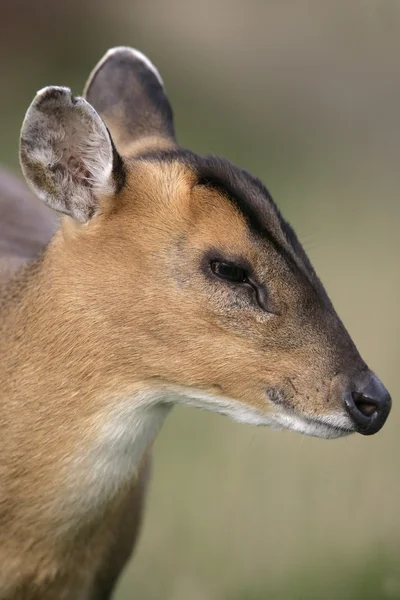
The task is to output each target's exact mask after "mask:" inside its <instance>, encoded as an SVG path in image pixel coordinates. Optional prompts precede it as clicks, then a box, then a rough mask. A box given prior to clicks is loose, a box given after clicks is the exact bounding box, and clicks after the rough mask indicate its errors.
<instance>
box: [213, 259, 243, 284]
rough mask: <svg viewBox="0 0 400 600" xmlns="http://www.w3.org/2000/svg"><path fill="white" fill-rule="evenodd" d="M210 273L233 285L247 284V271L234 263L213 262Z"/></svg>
mask: <svg viewBox="0 0 400 600" xmlns="http://www.w3.org/2000/svg"><path fill="white" fill-rule="evenodd" d="M211 271H212V272H213V273H214V275H216V276H217V277H219V278H220V279H226V280H227V281H232V282H234V283H247V281H248V279H247V271H246V269H244V268H243V267H239V266H238V265H235V264H234V263H225V262H219V261H217V260H214V261H212V262H211Z"/></svg>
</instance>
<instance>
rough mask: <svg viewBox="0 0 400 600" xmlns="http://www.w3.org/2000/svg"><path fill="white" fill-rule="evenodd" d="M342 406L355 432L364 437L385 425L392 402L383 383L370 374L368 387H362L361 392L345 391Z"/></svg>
mask: <svg viewBox="0 0 400 600" xmlns="http://www.w3.org/2000/svg"><path fill="white" fill-rule="evenodd" d="M356 389H357V388H356ZM353 390H354V388H353ZM344 404H345V407H346V409H347V412H348V413H349V415H350V417H351V419H352V421H353V423H354V425H355V426H356V430H357V431H358V432H359V433H362V434H364V435H371V434H373V433H376V432H377V431H379V430H380V429H381V427H382V426H383V424H384V423H385V421H386V419H387V417H388V414H389V413H390V408H391V405H392V401H391V398H390V394H389V392H388V391H387V389H386V388H385V386H384V385H383V383H382V382H381V381H380V380H379V379H378V378H377V377H376V375H374V374H372V376H371V379H370V381H369V383H368V385H366V386H364V387H362V391H351V389H350V390H349V389H348V390H347V392H346V393H345V395H344Z"/></svg>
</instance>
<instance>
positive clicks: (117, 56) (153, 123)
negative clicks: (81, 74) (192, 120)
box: [84, 46, 175, 154]
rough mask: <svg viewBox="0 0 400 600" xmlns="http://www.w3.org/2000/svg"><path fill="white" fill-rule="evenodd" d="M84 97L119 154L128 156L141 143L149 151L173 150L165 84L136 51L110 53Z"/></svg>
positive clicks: (171, 127) (129, 49) (145, 58)
mask: <svg viewBox="0 0 400 600" xmlns="http://www.w3.org/2000/svg"><path fill="white" fill-rule="evenodd" d="M84 95H85V98H86V99H87V100H88V102H90V104H91V105H92V106H94V108H95V109H96V110H97V112H98V113H99V115H100V116H101V118H102V119H103V120H104V122H105V123H106V125H107V127H108V128H109V130H110V132H111V135H112V136H113V139H114V141H115V144H116V146H117V148H118V150H119V151H121V152H122V153H126V154H129V153H130V151H131V149H132V146H133V145H134V144H135V143H136V142H141V141H143V140H147V142H148V145H149V146H150V147H151V145H153V146H158V147H164V148H165V147H168V146H169V147H171V146H175V132H174V122H173V113H172V109H171V106H170V103H169V101H168V98H167V96H166V93H165V89H164V83H163V81H162V79H161V77H160V74H159V72H158V71H157V69H156V67H155V66H154V65H153V64H152V63H151V62H150V60H149V59H148V58H147V57H146V56H145V55H144V54H142V53H141V52H139V51H138V50H134V49H133V48H128V47H125V46H121V47H117V48H112V49H111V50H109V51H108V52H107V53H106V54H105V56H104V57H103V58H102V59H101V60H100V62H99V63H98V64H97V65H96V67H95V68H94V69H93V71H92V73H91V75H90V77H89V80H88V82H87V84H86V87H85V92H84ZM139 145H142V144H139ZM133 152H134V150H133Z"/></svg>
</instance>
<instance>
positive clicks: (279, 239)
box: [138, 149, 303, 263]
mask: <svg viewBox="0 0 400 600" xmlns="http://www.w3.org/2000/svg"><path fill="white" fill-rule="evenodd" d="M138 159H139V161H144V162H148V161H150V162H151V163H153V164H154V166H156V165H157V166H159V167H160V168H159V169H157V171H158V173H159V176H160V180H159V181H160V184H161V185H162V180H163V171H164V172H168V176H169V179H171V178H172V179H175V182H176V185H177V186H178V187H179V184H181V183H182V179H186V182H185V183H186V189H188V187H191V188H192V189H193V188H194V187H195V186H201V187H203V188H209V189H211V190H214V191H216V192H218V193H219V196H220V199H221V204H224V205H225V206H226V205H227V204H229V205H230V206H231V207H232V208H234V209H235V212H236V213H239V214H240V216H241V217H242V220H243V221H244V222H245V224H246V227H247V229H248V231H249V233H250V234H251V236H252V237H255V238H257V239H263V240H266V241H267V242H269V244H271V245H272V246H273V247H274V248H275V250H276V251H277V252H278V254H280V255H282V258H284V259H285V260H286V261H288V262H289V263H293V261H294V262H297V259H298V258H299V254H301V253H303V250H302V248H301V245H300V243H299V241H298V239H297V237H296V235H295V233H294V231H293V230H292V228H291V227H290V225H289V224H288V223H287V222H286V221H285V220H284V219H283V217H282V215H281V214H280V212H279V210H278V208H277V206H276V204H275V203H274V201H273V200H272V198H271V195H270V194H269V192H268V190H267V188H266V187H265V186H264V185H263V183H262V182H261V181H260V180H259V179H257V178H256V177H254V176H252V175H251V174H250V173H248V172H247V171H245V170H244V169H241V168H239V167H237V166H235V165H233V164H232V163H230V162H229V161H227V160H226V159H223V158H220V157H217V156H199V155H197V154H195V153H193V152H190V151H187V150H181V149H179V150H164V151H158V152H151V153H146V154H143V155H141V156H139V157H138ZM167 165H170V169H165V167H166V166H167ZM163 167H164V168H163ZM185 175H186V177H185ZM188 184H189V185H188ZM173 185H174V183H173Z"/></svg>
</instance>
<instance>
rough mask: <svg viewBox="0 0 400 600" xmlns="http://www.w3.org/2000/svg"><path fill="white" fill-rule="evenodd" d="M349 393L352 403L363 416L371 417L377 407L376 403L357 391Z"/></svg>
mask: <svg viewBox="0 0 400 600" xmlns="http://www.w3.org/2000/svg"><path fill="white" fill-rule="evenodd" d="M351 395H352V397H353V400H354V404H355V405H356V407H357V409H358V410H359V411H360V413H361V414H362V415H364V417H372V415H373V414H374V412H376V410H377V408H378V406H377V403H376V402H375V401H374V400H372V399H371V398H368V397H367V396H364V395H363V394H360V393H359V392H353V393H352V394H351Z"/></svg>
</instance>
